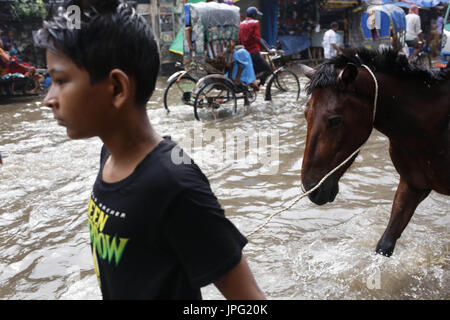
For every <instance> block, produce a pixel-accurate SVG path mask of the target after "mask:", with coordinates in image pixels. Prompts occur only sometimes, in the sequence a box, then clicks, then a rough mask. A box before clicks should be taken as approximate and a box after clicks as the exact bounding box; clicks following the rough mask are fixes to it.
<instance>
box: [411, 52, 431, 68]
mask: <svg viewBox="0 0 450 320" xmlns="http://www.w3.org/2000/svg"><path fill="white" fill-rule="evenodd" d="M414 62H415V64H417V65H419V66H423V67H426V68H430V69H431V68H432V64H431V57H430V55H429V54H428V53H427V52H420V53H419V54H418V55H417V57H416V59H415V60H414Z"/></svg>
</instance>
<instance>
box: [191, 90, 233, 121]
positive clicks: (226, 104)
mask: <svg viewBox="0 0 450 320" xmlns="http://www.w3.org/2000/svg"><path fill="white" fill-rule="evenodd" d="M205 102H206V103H207V105H206V106H207V108H203V109H204V110H205V112H203V113H202V117H208V115H205V114H204V113H207V112H208V113H210V115H209V116H211V115H212V116H213V117H214V118H216V117H217V113H218V112H220V110H221V109H231V110H232V111H233V112H236V108H237V100H236V95H235V93H234V91H233V90H232V89H230V88H229V87H228V86H227V85H225V84H223V83H213V84H209V85H206V86H205V87H203V88H202V89H200V91H199V92H198V93H197V95H196V98H195V102H194V115H195V118H196V119H197V120H200V115H199V112H198V108H201V107H202V104H203V107H205Z"/></svg>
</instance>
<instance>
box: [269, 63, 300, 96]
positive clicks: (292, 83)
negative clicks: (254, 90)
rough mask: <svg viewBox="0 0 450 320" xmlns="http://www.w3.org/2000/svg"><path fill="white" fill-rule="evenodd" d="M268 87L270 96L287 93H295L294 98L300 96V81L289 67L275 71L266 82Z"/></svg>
mask: <svg viewBox="0 0 450 320" xmlns="http://www.w3.org/2000/svg"><path fill="white" fill-rule="evenodd" d="M268 89H269V90H270V92H271V95H272V96H276V95H280V94H286V93H288V94H292V95H295V97H296V100H298V99H299V97H300V81H299V80H298V77H297V75H296V74H295V73H294V72H293V71H291V70H289V69H283V70H279V71H278V72H276V73H275V74H274V76H273V78H272V79H271V80H270V82H269V84H268Z"/></svg>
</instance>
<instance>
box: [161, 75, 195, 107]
mask: <svg viewBox="0 0 450 320" xmlns="http://www.w3.org/2000/svg"><path fill="white" fill-rule="evenodd" d="M195 83H196V81H195V80H194V79H193V78H191V77H190V76H186V75H183V76H182V77H181V79H178V78H175V79H173V80H172V81H170V82H169V84H168V85H167V88H166V90H164V108H166V110H167V112H170V110H169V106H171V107H173V106H177V105H181V104H185V105H190V106H192V105H194V98H193V94H192V91H193V90H194V87H195Z"/></svg>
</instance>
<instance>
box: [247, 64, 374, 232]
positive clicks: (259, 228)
mask: <svg viewBox="0 0 450 320" xmlns="http://www.w3.org/2000/svg"><path fill="white" fill-rule="evenodd" d="M361 67H364V68H365V69H366V70H367V71H368V72H369V74H370V75H371V76H372V78H373V81H374V83H375V98H374V101H373V116H372V123H374V122H375V113H376V110H377V103H378V81H377V78H376V77H375V75H374V73H373V72H372V70H370V68H369V67H368V66H366V65H364V64H363V65H361ZM369 137H370V135H369ZM369 137H368V138H367V140H366V141H365V142H364V143H363V144H362V145H361V146H360V147H359V148H358V149H356V150H355V151H354V152H353V153H352V154H351V155H350V156H348V157H347V158H346V159H345V160H344V161H342V162H341V164H340V165H338V166H337V167H336V168H334V169H333V170H331V171H330V172H329V173H327V174H326V175H325V176H324V177H323V178H322V179H321V180H320V181H319V183H318V184H317V185H316V186H314V188H312V189H310V190H308V191H307V192H304V193H302V194H300V195H299V196H298V197H297V199H295V201H294V202H293V203H292V204H291V205H289V206H288V207H286V208H284V209H282V210H280V211H277V212H275V213H272V214H271V215H270V216H269V217H268V218H267V219H266V221H265V222H264V223H263V224H262V225H260V226H259V227H258V228H256V229H255V230H253V231H252V232H250V233H249V234H247V235H246V237H247V238H249V237H251V236H252V235H253V234H255V233H256V232H258V231H259V230H261V229H262V228H264V227H265V226H266V225H267V224H269V222H270V221H271V220H272V218H273V217H275V216H277V215H279V214H280V213H282V212H285V211H287V210H289V209H290V208H292V207H293V206H294V205H295V204H296V203H298V202H299V201H300V200H301V199H303V198H304V197H306V196H307V195H309V194H310V193H311V192H314V191H315V190H316V189H317V188H319V187H320V186H321V185H322V183H324V181H325V180H326V179H327V178H328V177H329V176H331V175H332V174H333V173H335V172H336V171H337V170H339V169H340V168H341V167H342V166H343V165H344V164H346V163H347V162H348V161H349V160H350V159H351V158H353V156H355V155H356V154H357V153H358V152H359V151H360V150H361V149H362V147H363V146H364V145H365V144H366V142H367V141H368V140H369Z"/></svg>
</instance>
